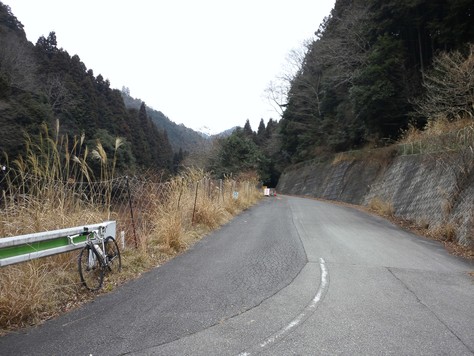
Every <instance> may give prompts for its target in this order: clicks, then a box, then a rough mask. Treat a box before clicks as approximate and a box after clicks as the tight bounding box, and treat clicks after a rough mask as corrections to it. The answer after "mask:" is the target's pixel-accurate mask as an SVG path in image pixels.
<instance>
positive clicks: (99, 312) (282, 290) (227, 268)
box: [0, 197, 474, 356]
mask: <svg viewBox="0 0 474 356" xmlns="http://www.w3.org/2000/svg"><path fill="white" fill-rule="evenodd" d="M473 270H474V266H473V264H472V263H469V262H466V261H464V260H462V259H459V258H456V257H453V256H450V255H448V254H447V253H446V251H445V250H444V248H443V247H442V246H441V245H440V244H438V243H436V242H433V241H428V240H425V239H423V238H420V237H416V236H414V235H412V234H410V233H407V232H405V231H403V230H401V229H399V228H397V227H395V226H393V225H392V224H390V223H389V222H387V221H385V220H383V219H380V218H377V217H374V216H371V215H368V214H365V213H363V212H360V211H358V210H354V209H350V208H346V207H341V206H337V205H332V204H328V203H323V202H319V201H315V200H310V199H301V198H293V197H278V198H274V197H272V198H266V199H265V200H263V201H262V202H261V203H259V204H258V205H257V206H256V207H254V208H252V209H249V210H248V211H246V212H244V213H243V214H241V215H240V216H238V217H237V218H236V219H234V220H233V221H232V222H231V223H229V224H227V225H225V226H224V227H222V228H221V229H220V230H218V231H216V232H214V233H212V234H210V235H208V236H207V237H205V238H204V239H203V240H202V241H200V242H199V243H197V244H196V245H195V246H194V247H192V248H191V249H190V250H189V251H188V252H186V253H184V254H182V255H180V256H178V257H177V258H175V259H174V260H172V261H170V262H168V263H166V264H165V265H163V266H161V267H159V268H156V269H154V270H152V271H150V272H149V273H146V274H145V275H143V276H142V277H141V278H140V279H138V280H135V281H132V282H130V283H127V284H126V285H124V286H123V287H121V288H119V289H118V290H117V291H115V292H113V293H110V294H108V295H105V296H102V297H99V298H98V299H97V300H96V301H95V302H93V303H90V304H88V305H85V306H83V307H82V308H80V309H78V310H75V311H73V312H71V313H68V314H66V315H63V316H61V317H59V318H57V319H54V320H51V321H48V322H47V323H45V324H44V325H42V326H40V327H37V328H32V329H29V330H26V331H24V332H20V333H15V334H10V335H7V336H5V337H2V338H0V355H122V354H131V355H242V356H243V355H247V356H248V355H256V354H260V355H334V354H350V355H353V354H359V355H384V354H397V355H400V354H403V355H437V354H440V355H473V354H474V303H473V298H474V279H473V277H471V276H469V274H468V273H467V272H469V271H473Z"/></svg>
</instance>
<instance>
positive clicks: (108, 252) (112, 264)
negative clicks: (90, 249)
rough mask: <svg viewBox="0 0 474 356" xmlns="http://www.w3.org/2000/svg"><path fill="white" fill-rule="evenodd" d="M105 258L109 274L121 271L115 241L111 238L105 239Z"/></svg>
mask: <svg viewBox="0 0 474 356" xmlns="http://www.w3.org/2000/svg"><path fill="white" fill-rule="evenodd" d="M104 244H105V258H106V259H107V267H108V269H109V271H111V272H120V270H121V269H122V258H121V257H120V250H119V248H118V245H117V241H115V239H114V238H113V237H112V236H109V237H107V238H106V239H105V243H104Z"/></svg>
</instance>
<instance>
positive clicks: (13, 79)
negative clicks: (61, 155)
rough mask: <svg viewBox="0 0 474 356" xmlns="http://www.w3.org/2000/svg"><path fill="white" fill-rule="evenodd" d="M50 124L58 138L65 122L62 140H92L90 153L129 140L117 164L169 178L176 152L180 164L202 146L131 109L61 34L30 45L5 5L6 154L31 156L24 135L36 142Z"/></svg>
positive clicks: (1, 68)
mask: <svg viewBox="0 0 474 356" xmlns="http://www.w3.org/2000/svg"><path fill="white" fill-rule="evenodd" d="M43 122H44V123H46V124H47V125H48V127H49V128H50V130H51V132H52V133H54V135H52V137H55V135H56V133H55V132H54V130H56V128H57V127H58V126H57V122H59V130H60V131H59V133H58V134H59V136H61V135H66V136H68V137H71V138H72V137H74V136H76V137H80V136H81V135H82V134H84V135H85V141H84V143H83V146H84V145H86V144H87V145H89V146H90V147H92V146H94V145H95V143H96V141H97V139H99V140H100V142H101V143H102V145H103V146H104V148H105V150H106V151H109V153H110V152H111V151H112V149H113V145H114V141H115V137H121V138H123V139H124V141H123V142H124V144H123V145H122V147H121V153H120V155H119V161H118V162H117V165H118V168H119V169H122V170H133V169H135V168H143V169H149V168H152V169H168V170H169V169H172V168H173V149H172V147H174V149H175V152H176V154H175V155H174V158H175V159H176V157H177V154H178V151H180V148H181V147H182V148H183V150H191V149H198V148H199V147H200V145H202V142H201V141H200V140H199V138H198V136H199V135H198V134H197V133H194V134H193V133H192V132H191V131H192V130H189V129H186V128H184V127H179V126H178V125H176V124H173V123H172V122H171V121H170V120H169V119H167V118H166V117H165V116H164V115H163V114H162V113H160V112H156V111H154V110H149V109H148V108H146V106H145V105H144V103H141V102H140V104H138V105H135V106H133V105H131V106H130V107H127V106H126V105H125V103H124V99H123V97H122V93H121V91H119V90H117V89H112V88H111V87H110V83H109V81H108V80H105V79H104V78H103V76H102V75H100V74H99V75H97V76H96V75H94V72H93V70H92V69H87V67H86V65H85V64H84V63H83V62H81V60H80V58H79V56H78V55H74V56H70V55H69V54H68V52H67V51H65V50H64V49H62V48H58V47H57V41H56V34H55V33H54V32H51V33H50V34H49V36H47V37H46V38H45V37H40V38H39V39H38V41H37V43H36V44H35V45H34V44H32V43H30V42H29V41H28V40H27V39H26V35H25V32H24V30H23V25H22V24H21V22H20V21H19V20H18V19H17V18H16V17H15V16H14V15H13V14H12V13H11V10H10V8H9V7H8V6H7V5H4V4H3V3H1V2H0V127H1V130H2V140H1V141H0V152H5V153H6V154H7V155H8V157H9V159H10V160H12V159H14V158H16V157H17V156H18V154H20V153H22V152H23V150H24V142H25V138H24V133H25V132H27V133H28V134H29V135H31V136H32V137H34V136H35V135H36V134H37V133H38V132H39V130H40V127H41V125H42V123H43ZM170 141H171V142H170ZM71 142H72V139H71ZM79 149H80V148H79ZM182 156H183V153H182V150H181V156H180V157H181V158H182ZM175 164H176V162H175Z"/></svg>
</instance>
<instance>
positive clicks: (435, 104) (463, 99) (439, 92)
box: [415, 45, 474, 120]
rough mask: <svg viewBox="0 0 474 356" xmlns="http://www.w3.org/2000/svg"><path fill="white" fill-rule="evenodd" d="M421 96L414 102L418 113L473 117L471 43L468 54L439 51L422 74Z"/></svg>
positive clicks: (473, 51) (473, 59)
mask: <svg viewBox="0 0 474 356" xmlns="http://www.w3.org/2000/svg"><path fill="white" fill-rule="evenodd" d="M423 87H424V88H425V90H426V93H425V96H424V97H423V98H422V99H421V100H418V101H416V102H415V104H416V105H415V109H416V111H417V113H418V114H420V115H421V116H423V117H426V118H430V119H438V118H447V119H450V120H452V119H456V118H459V117H465V116H468V117H470V118H471V119H472V118H474V45H470V47H469V54H468V55H467V56H463V55H462V54H461V53H460V52H458V51H455V52H449V53H447V52H443V53H441V54H440V55H438V56H437V57H435V58H434V59H433V69H432V70H431V71H429V72H427V73H425V74H424V76H423Z"/></svg>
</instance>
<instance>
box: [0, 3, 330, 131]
mask: <svg viewBox="0 0 474 356" xmlns="http://www.w3.org/2000/svg"><path fill="white" fill-rule="evenodd" d="M1 1H2V2H3V3H4V4H7V5H9V6H10V7H11V10H12V12H13V14H14V15H15V16H16V17H17V19H18V20H19V21H20V22H21V23H22V24H23V25H24V29H25V32H26V35H27V37H28V39H29V40H30V41H31V42H33V43H36V41H37V40H38V38H39V37H40V36H42V35H43V36H45V37H47V36H48V34H49V32H51V31H55V32H56V37H57V41H58V47H62V48H63V49H64V50H66V51H67V52H68V53H69V54H70V55H71V56H73V55H74V54H77V55H79V57H80V58H81V60H82V62H84V64H85V65H86V67H87V68H88V69H92V70H93V71H94V74H95V75H96V76H97V75H98V74H102V76H103V77H104V78H106V79H108V80H109V81H110V83H111V86H112V87H113V88H118V89H121V88H122V86H125V87H128V88H129V89H130V93H131V96H132V97H135V98H140V99H142V100H143V101H145V103H146V104H147V105H148V106H150V107H152V108H154V109H156V110H160V111H162V112H163V113H164V114H165V115H166V116H168V117H169V118H170V119H171V120H172V121H174V122H176V123H183V124H184V125H186V126H187V127H191V128H193V129H198V128H200V127H202V126H207V127H209V128H210V129H211V130H212V131H213V132H220V131H223V130H225V129H228V128H230V127H233V126H243V125H244V123H245V120H247V119H250V123H251V125H252V128H253V129H254V130H256V129H257V127H258V123H259V121H260V119H261V118H263V119H264V121H265V122H267V121H268V119H269V118H273V119H279V115H278V113H277V112H275V111H274V109H273V108H272V106H271V105H270V103H269V102H268V100H267V99H266V98H265V95H264V91H265V89H266V88H267V87H268V84H269V83H270V81H272V80H274V79H275V78H276V77H277V76H278V75H279V74H280V73H281V72H282V70H283V67H284V65H285V63H286V61H287V55H288V53H289V52H290V51H291V50H292V49H297V48H300V47H301V46H302V44H303V42H304V41H305V40H308V39H310V38H313V36H314V32H315V31H316V30H317V29H318V27H319V24H320V23H321V22H322V20H323V18H324V17H325V16H328V15H329V13H330V11H331V9H332V8H333V6H334V2H335V0H285V1H283V0H238V1H237V0H235V1H228V0H155V1H151V0H134V1H131V0H127V1H125V0H80V1H73V0H71V1H68V0H1Z"/></svg>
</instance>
